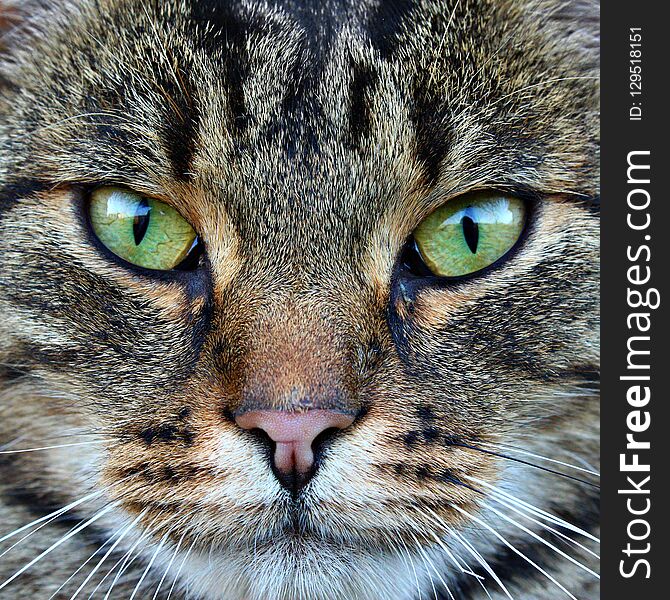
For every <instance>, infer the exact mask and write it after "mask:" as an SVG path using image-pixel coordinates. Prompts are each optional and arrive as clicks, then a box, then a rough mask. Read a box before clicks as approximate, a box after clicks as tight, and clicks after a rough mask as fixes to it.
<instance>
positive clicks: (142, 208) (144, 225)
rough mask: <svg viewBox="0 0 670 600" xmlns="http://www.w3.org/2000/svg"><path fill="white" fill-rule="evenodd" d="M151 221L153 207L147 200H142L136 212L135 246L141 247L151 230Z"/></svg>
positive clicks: (134, 227)
mask: <svg viewBox="0 0 670 600" xmlns="http://www.w3.org/2000/svg"><path fill="white" fill-rule="evenodd" d="M150 219H151V207H150V206H149V201H148V200H147V199H146V198H142V199H141V200H140V202H139V204H138V205H137V209H136V210H135V218H134V219H133V237H134V238H135V245H136V246H139V245H140V244H141V243H142V240H143V239H144V236H145V235H146V234H147V229H149V220H150Z"/></svg>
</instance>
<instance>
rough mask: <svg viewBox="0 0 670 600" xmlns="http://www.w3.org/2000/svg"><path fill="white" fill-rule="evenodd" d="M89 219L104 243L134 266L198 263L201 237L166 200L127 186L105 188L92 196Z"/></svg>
mask: <svg viewBox="0 0 670 600" xmlns="http://www.w3.org/2000/svg"><path fill="white" fill-rule="evenodd" d="M89 218H90V222H91V226H92V228H93V231H94V232H95V234H96V236H97V237H98V239H99V240H100V241H101V242H102V244H103V245H104V246H106V247H107V249H108V250H110V251H111V252H112V253H114V254H115V255H116V256H118V257H119V258H122V259H123V260H125V261H127V262H129V263H131V264H133V265H137V266H139V267H144V268H145V269H153V270H157V271H169V270H172V269H180V270H186V269H192V268H194V267H195V266H197V263H198V261H197V258H198V257H199V255H200V252H201V248H200V243H199V241H198V237H197V235H196V233H195V231H194V230H193V227H191V225H190V224H189V223H188V221H186V219H184V217H182V216H181V215H180V214H179V213H178V212H177V211H176V210H175V209H174V208H172V207H171V206H169V205H168V204H166V203H165V202H161V201H160V200H156V199H155V198H149V197H146V196H143V195H142V194H138V193H136V192H132V191H130V190H127V189H123V188H117V187H102V188H98V189H97V190H94V191H93V193H92V195H91V199H90V203H89Z"/></svg>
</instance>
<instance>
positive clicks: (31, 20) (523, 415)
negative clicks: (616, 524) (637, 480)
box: [0, 0, 599, 600]
mask: <svg viewBox="0 0 670 600" xmlns="http://www.w3.org/2000/svg"><path fill="white" fill-rule="evenodd" d="M298 4H300V3H294V2H288V1H287V2H279V3H277V5H276V6H275V5H273V6H269V5H268V4H266V3H260V2H259V3H256V2H244V3H242V2H240V3H238V2H233V1H231V2H213V1H209V0H166V1H165V2H151V3H147V2H144V1H142V0H101V1H100V2H87V1H85V0H80V1H77V0H74V1H71V2H47V1H42V0H27V1H26V2H18V1H12V0H0V55H1V56H2V62H1V63H0V144H2V145H1V146H0V259H1V260H0V406H1V407H2V408H1V409H0V410H2V416H1V418H0V447H4V445H5V444H9V445H10V446H9V447H15V446H11V444H14V445H17V444H20V443H23V442H22V441H23V440H25V444H28V445H34V446H47V445H52V444H53V445H59V444H61V443H64V441H65V443H66V444H80V445H78V446H65V447H62V448H54V449H52V450H49V451H46V452H30V453H27V454H16V455H11V454H2V455H0V473H1V474H2V477H0V521H2V522H3V525H6V527H7V531H10V530H11V529H13V528H19V527H21V526H23V525H25V524H26V523H28V522H29V521H31V520H32V519H36V518H40V517H43V516H44V515H45V514H47V513H49V512H50V511H54V510H57V509H59V508H60V507H63V506H66V505H67V504H69V503H72V502H76V501H78V499H80V498H86V497H88V496H90V497H88V499H87V500H86V501H83V502H82V503H81V504H78V505H77V506H76V507H74V508H73V510H71V511H68V512H67V513H66V514H65V515H63V516H62V517H63V518H62V519H57V520H56V521H55V522H53V523H50V524H49V526H45V527H43V528H41V529H40V530H39V531H37V532H36V533H35V535H33V536H31V537H30V538H29V539H27V540H25V541H24V542H22V543H21V544H20V545H17V547H16V548H15V549H14V550H12V552H9V553H7V554H6V555H3V556H2V557H0V585H1V584H2V582H3V581H5V580H6V579H7V578H9V577H10V576H12V574H13V573H15V572H16V571H17V570H19V569H21V568H22V566H23V565H25V564H27V563H28V562H29V561H30V560H32V559H33V558H34V557H35V556H38V555H39V553H40V552H42V551H43V550H44V549H45V548H48V547H49V546H50V545H51V544H52V543H54V542H57V541H58V540H59V539H61V537H62V536H63V535H67V531H68V530H69V528H70V527H71V526H73V525H75V524H76V523H79V522H81V521H82V520H86V519H88V518H90V517H93V516H96V515H100V516H99V518H98V519H97V520H96V521H95V522H94V523H91V525H90V527H87V528H85V529H84V530H82V531H81V532H80V533H79V534H78V535H77V536H75V537H73V538H72V539H71V540H69V541H68V542H67V543H65V544H63V546H61V547H59V552H58V554H57V560H54V561H52V562H51V564H50V565H49V568H48V569H36V570H34V571H30V572H28V573H26V574H24V575H23V576H22V577H20V578H17V579H16V580H15V581H13V582H12V583H11V585H10V586H8V587H7V591H8V592H9V593H11V594H13V596H12V597H16V598H19V599H21V598H38V597H39V598H41V597H48V596H49V595H51V594H52V593H54V592H55V591H56V590H57V589H58V588H59V586H61V585H62V584H64V582H65V584H64V585H63V589H62V590H61V591H62V593H64V594H67V597H70V596H71V595H72V594H73V593H74V592H75V591H76V590H77V588H78V587H79V585H80V584H82V582H84V581H85V578H86V573H88V572H90V569H89V570H84V571H80V572H79V573H78V575H77V576H75V577H73V578H72V579H70V580H68V577H70V575H71V574H72V573H73V572H75V571H76V570H77V569H78V568H79V567H80V566H81V565H82V564H83V563H84V562H85V561H86V560H87V559H88V558H89V556H91V554H93V552H95V551H96V550H97V549H98V548H99V547H100V545H101V544H102V543H103V542H104V541H105V540H108V539H110V536H111V535H112V534H114V533H116V534H117V536H118V537H121V539H120V540H119V541H118V544H117V546H116V547H115V548H114V550H113V551H111V552H110V557H109V563H107V562H105V563H104V564H103V565H102V566H101V567H100V568H99V569H98V570H96V571H95V572H94V573H93V574H92V576H91V578H90V579H89V580H88V581H86V582H85V585H84V587H83V589H82V592H81V593H82V594H83V593H87V594H89V593H91V591H93V589H94V588H95V586H97V585H98V584H99V583H100V581H101V579H102V578H103V577H104V576H105V575H106V574H107V573H108V570H109V569H111V568H112V566H113V565H114V563H116V562H117V560H119V559H122V557H123V555H124V553H125V552H127V551H128V550H130V549H131V548H134V551H136V553H137V556H138V560H137V561H135V562H134V563H131V564H126V568H127V570H126V575H127V576H124V577H119V578H118V579H115V578H116V574H117V573H118V571H113V572H111V575H110V576H109V577H108V579H106V580H105V583H103V584H102V586H101V589H103V590H105V589H108V588H109V587H110V586H112V582H113V581H115V583H114V593H115V594H116V596H113V597H130V595H131V594H132V593H133V590H134V588H135V585H136V584H137V583H138V582H139V581H140V580H141V578H142V573H143V572H144V569H145V567H146V566H147V565H148V564H149V563H152V560H153V563H152V569H151V572H150V574H149V576H148V577H147V578H146V579H144V580H142V584H141V585H140V588H139V594H140V597H152V596H153V593H154V591H155V589H156V587H157V586H158V583H159V580H160V577H161V576H162V575H163V573H165V572H166V569H167V570H169V574H168V575H167V577H166V580H165V585H164V586H163V588H162V590H161V593H162V594H163V596H167V590H168V589H169V587H170V585H171V582H172V580H173V579H174V578H175V577H176V578H177V579H176V581H177V584H176V586H175V594H177V595H178V596H177V597H178V598H187V597H195V598H198V599H199V600H210V599H221V598H223V599H225V600H269V599H272V600H325V599H326V598H327V599H328V600H333V599H334V600H363V599H365V600H388V599H392V600H416V598H417V597H418V596H421V597H426V596H428V597H430V596H432V594H433V585H434V586H435V587H436V588H437V590H438V593H439V594H442V595H443V597H445V598H446V597H451V596H450V595H449V594H450V593H451V592H447V591H446V587H447V586H448V587H449V589H450V590H451V591H452V592H453V594H454V595H456V597H458V598H459V599H462V600H466V599H468V600H481V599H483V598H486V597H487V594H490V595H491V596H492V597H493V598H494V600H500V599H501V598H503V597H506V596H505V593H504V592H503V591H502V586H505V587H506V588H507V589H509V590H510V592H511V594H512V595H513V596H514V597H519V598H530V597H532V598H537V599H538V600H549V599H552V600H553V598H555V597H556V594H558V593H559V588H558V587H556V586H555V585H553V584H548V583H547V580H546V579H545V578H543V576H542V575H541V574H540V573H539V571H538V570H537V569H534V568H532V566H530V565H529V563H528V562H526V561H524V560H521V559H520V558H519V556H518V555H517V554H516V553H515V552H514V551H513V550H512V549H510V547H509V546H508V544H511V545H513V546H514V547H516V548H518V549H520V550H521V551H522V552H523V553H525V554H526V555H527V556H528V557H530V558H531V559H532V560H533V561H534V562H535V564H536V565H538V566H540V567H541V568H543V569H545V570H547V572H549V573H550V575H551V576H552V577H554V578H555V579H556V581H557V582H559V583H560V584H561V585H564V586H565V587H566V588H567V589H569V590H570V591H571V593H573V594H574V595H575V596H577V597H579V598H591V597H594V596H595V595H597V582H596V581H595V579H594V578H593V577H592V575H590V574H589V573H588V572H587V571H585V570H584V569H583V568H579V567H578V566H577V565H575V564H574V563H571V562H570V561H568V560H565V559H564V558H562V557H561V556H560V555H559V554H558V553H556V552H554V551H552V550H551V549H550V548H549V547H547V545H546V544H543V543H542V542H541V541H539V540H538V537H539V538H545V537H546V540H548V541H551V542H552V543H562V542H558V541H557V540H556V539H555V537H551V538H550V537H547V536H548V530H547V529H546V527H543V526H542V525H541V521H543V517H546V513H550V514H551V515H554V516H553V517H551V519H550V520H549V521H547V523H548V524H549V526H552V527H559V526H560V524H561V522H562V520H563V519H564V520H565V521H568V522H569V523H570V525H571V526H572V529H571V530H566V531H568V532H569V533H570V536H571V537H575V538H576V539H578V541H579V542H580V543H583V552H581V554H580V555H579V556H580V561H583V562H584V563H585V564H586V565H587V568H596V565H594V564H593V563H594V562H595V561H593V560H592V557H593V550H594V549H595V547H596V546H597V538H596V537H595V536H596V535H597V521H598V519H597V488H596V486H595V485H594V482H595V481H596V479H595V477H594V472H595V469H597V460H598V438H597V428H598V424H597V420H598V402H597V393H598V388H597V378H598V365H599V355H598V339H597V333H598V260H599V256H598V164H597V149H598V138H597V134H598V131H597V111H598V86H597V68H598V64H597V41H598V33H597V13H598V10H597V5H596V4H595V3H593V2H589V1H587V0H574V1H570V2H560V3H559V2H554V1H553V0H504V1H501V2H487V1H484V0H461V1H460V2H458V3H456V2H446V3H431V2H420V1H418V0H417V1H416V2H414V1H408V2H404V1H403V2H381V3H375V2H370V3H353V2H352V3H347V2H343V3H341V6H340V5H339V4H338V6H339V8H338V9H337V10H336V9H335V8H334V6H335V5H331V3H324V8H323V11H321V12H319V13H318V14H317V13H313V12H312V11H311V10H309V9H308V8H306V7H308V3H305V6H304V7H303V8H302V9H299V8H297V7H298ZM331 10H332V11H334V12H332V14H331ZM338 10H341V11H343V12H337V11H338ZM538 14H540V15H542V18H538ZM147 32H150V34H148V33H147ZM103 183H104V184H108V183H111V184H114V185H125V186H127V187H129V188H131V189H135V190H138V191H140V192H142V193H145V194H147V195H149V196H155V197H158V198H161V199H164V200H165V201H167V202H170V203H172V204H173V205H174V206H175V207H176V208H178V210H179V211H180V212H181V214H182V215H183V216H184V217H185V218H186V219H187V220H188V221H189V222H190V223H191V224H192V225H193V227H194V228H195V229H196V231H197V232H198V234H199V235H200V236H201V239H202V240H203V243H204V244H205V248H206V253H205V256H204V259H203V264H202V265H201V267H200V268H199V269H198V270H196V271H194V272H189V273H179V274H174V273H147V272H145V271H143V270H141V269H137V268H134V267H132V266H129V265H124V264H123V263H122V262H120V261H118V260H117V259H116V258H114V257H113V256H110V254H109V252H107V251H105V249H104V248H103V247H101V245H100V243H99V242H97V241H96V240H95V238H94V236H92V234H91V232H90V231H89V229H88V227H87V223H86V209H85V207H86V198H87V194H88V193H89V191H90V189H91V188H92V187H93V186H96V185H100V184H103ZM484 188H486V189H489V188H495V189H499V190H502V191H505V192H506V193H510V194H520V195H523V196H524V197H528V198H529V207H530V208H529V210H530V211H531V213H532V214H531V222H530V225H529V230H528V232H527V237H526V238H525V239H524V240H523V241H522V243H521V244H520V247H519V248H518V250H517V251H515V253H514V256H513V257H512V258H510V260H508V261H506V262H504V263H503V264H502V265H500V267H499V268H496V269H494V270H492V271H490V272H488V273H486V274H485V275H482V276H480V277H477V278H473V279H472V280H469V281H464V282H461V283H459V284H458V285H442V284H440V285H433V284H431V283H429V282H426V281H417V280H416V279H415V278H412V277H410V276H408V275H407V273H406V272H405V271H404V270H403V269H402V268H401V266H400V261H399V257H400V256H401V254H402V249H403V246H404V244H405V242H406V240H407V239H408V237H409V236H410V234H411V233H412V231H413V230H414V228H415V227H416V226H417V225H418V223H419V222H420V221H421V219H422V218H423V217H425V216H426V215H427V214H428V213H430V212H431V211H432V210H434V209H435V208H437V207H438V206H440V205H442V204H443V203H444V202H446V201H448V200H449V199H451V198H453V197H456V196H458V195H459V194H462V193H466V192H468V191H471V190H477V189H484ZM245 403H246V404H245ZM300 403H302V405H303V408H304V404H305V403H309V405H310V406H312V407H320V408H326V409H333V408H335V409H337V410H340V411H343V412H346V413H347V414H351V415H353V416H355V422H354V423H353V425H352V426H351V427H348V428H347V429H345V430H343V431H340V432H337V434H336V435H334V436H332V438H331V439H330V440H329V441H328V443H325V444H324V445H323V447H322V449H321V451H320V453H319V458H318V461H319V464H318V469H317V471H316V473H315V475H314V476H313V478H312V479H311V480H310V482H309V483H308V485H307V486H306V487H305V488H304V490H303V491H302V493H301V494H299V495H297V494H295V493H293V494H292V493H291V492H290V491H288V490H287V489H285V488H284V487H282V485H281V484H280V482H279V481H278V478H277V477H275V475H274V473H273V471H272V469H271V468H270V461H269V454H270V452H271V450H270V449H269V448H268V444H267V442H266V441H265V442H264V441H263V439H262V438H261V437H260V436H257V435H255V434H252V433H250V432H248V431H245V430H242V429H240V428H239V427H238V426H237V425H236V424H235V422H234V413H235V411H236V410H238V409H239V408H240V406H243V405H246V406H262V407H266V408H267V407H270V408H274V409H292V408H295V406H296V404H300ZM542 457H549V458H550V459H552V460H558V461H561V462H562V463H565V464H564V465H561V466H560V467H558V468H554V467H556V466H557V463H551V462H549V461H546V460H544V459H542ZM529 463H534V464H535V466H532V465H530V464H529ZM575 463H577V464H578V465H581V470H579V471H577V470H575V469H573V468H570V467H565V465H573V466H574V464H575ZM538 465H539V467H543V468H538ZM564 467H565V468H564ZM552 471H554V472H552ZM555 471H561V473H562V474H561V473H556V472H555ZM517 499H520V500H522V501H523V502H526V503H527V504H526V505H525V506H524V505H521V504H519V502H518V500H517ZM529 506H531V507H537V508H533V509H532V511H531V512H529V508H528V507H529ZM110 507H111V508H110ZM106 510H108V511H109V512H105V511H106ZM518 511H520V512H518ZM540 511H546V512H540ZM520 513H525V516H530V517H532V518H531V519H526V518H525V516H523V515H521V514H520ZM510 519H511V520H521V519H524V520H523V523H524V526H526V527H527V529H530V530H531V531H532V535H531V534H529V533H528V532H527V531H524V530H523V529H521V528H519V527H518V526H515V525H514V523H513V522H511V521H510ZM488 528H490V529H493V530H495V532H497V533H499V535H500V536H502V537H504V539H505V540H506V542H504V541H503V540H501V539H500V537H497V536H496V535H494V534H493V533H492V532H491V530H490V529H488ZM578 532H579V533H578ZM4 533H5V531H4V527H3V531H0V537H2V535H3V534H4ZM111 539H113V540H116V539H118V538H111ZM8 541H9V542H10V544H11V543H13V541H15V539H11V540H8ZM112 543H113V542H111V543H110V544H109V545H108V546H106V548H109V547H110V546H111V545H112ZM4 550H5V547H4V546H2V545H1V544H0V553H2V552H3V551H4ZM61 550H62V552H61ZM154 557H155V558H154ZM97 562H98V559H97V557H96V558H95V559H94V560H93V561H92V562H91V563H89V565H91V569H92V568H93V565H94V564H96V563H97ZM129 562H130V561H128V563H129ZM180 565H183V566H182V567H181V568H180ZM485 565H486V566H485ZM178 569H180V570H179V574H178V577H177V571H178ZM469 570H472V571H473V572H474V573H475V574H476V575H477V576H478V577H479V579H478V578H477V577H476V576H475V577H473V576H472V575H469V574H467V573H466V572H464V571H469ZM492 572H494V573H495V577H494V576H493V575H492ZM441 580H444V582H442V581H441ZM480 580H481V581H482V582H483V583H484V584H485V586H486V588H487V590H488V592H485V591H484V590H483V589H482V587H481V585H480V583H479V581H480ZM445 584H446V585H445ZM417 588H418V589H420V590H421V591H420V592H418V589H417ZM304 590H308V592H305V591H304ZM2 591H5V590H2ZM2 591H0V594H1V593H2ZM45 594H46V596H45ZM159 597H160V596H159ZM174 597H175V596H174V595H173V598H174Z"/></svg>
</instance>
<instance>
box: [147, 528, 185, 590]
mask: <svg viewBox="0 0 670 600" xmlns="http://www.w3.org/2000/svg"><path fill="white" fill-rule="evenodd" d="M185 537H186V532H184V533H182V535H181V537H180V538H179V541H178V542H177V547H176V548H175V550H174V552H173V553H172V557H171V558H170V562H168V564H167V567H165V573H163V576H162V577H161V580H160V581H159V582H158V587H157V588H156V592H155V593H154V595H153V598H152V600H156V598H158V593H159V592H160V591H161V587H163V582H164V581H165V578H166V577H167V574H168V573H169V572H170V569H171V568H172V564H173V563H174V561H175V558H177V554H179V548H181V545H182V542H183V541H184V538H185Z"/></svg>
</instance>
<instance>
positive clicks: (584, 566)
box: [481, 502, 600, 579]
mask: <svg viewBox="0 0 670 600" xmlns="http://www.w3.org/2000/svg"><path fill="white" fill-rule="evenodd" d="M481 504H482V506H484V507H485V508H488V509H489V510H491V511H493V512H494V513H495V514H497V515H498V516H499V517H500V518H502V519H505V521H507V522H508V523H511V524H512V525H515V526H516V527H518V528H519V529H521V531H523V532H525V533H527V534H528V535H530V536H531V537H532V538H534V539H536V540H537V541H539V542H540V543H541V544H543V545H545V546H547V548H551V549H552V550H553V551H554V552H556V553H557V554H560V555H561V556H562V557H563V558H565V559H567V560H569V561H570V562H571V563H572V564H574V565H576V566H578V567H579V568H580V569H583V570H584V571H586V572H587V573H589V574H590V575H593V576H594V577H595V578H596V579H600V575H598V573H596V572H595V571H593V570H591V569H589V568H588V567H587V566H586V565H584V564H582V563H581V562H579V561H578V560H577V559H575V558H573V557H572V556H570V555H569V554H567V553H565V552H563V551H562V550H561V549H560V548H557V547H556V546H554V545H553V544H552V543H551V542H548V541H547V540H545V539H544V538H543V537H542V536H539V535H537V533H535V532H534V531H531V530H530V529H528V528H527V527H525V526H524V525H522V524H521V523H519V522H517V521H515V520H514V519H512V518H511V517H509V516H508V515H506V514H504V513H502V512H500V511H499V510H497V509H495V508H493V507H492V506H490V505H488V504H486V503H485V502H482V503H481Z"/></svg>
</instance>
